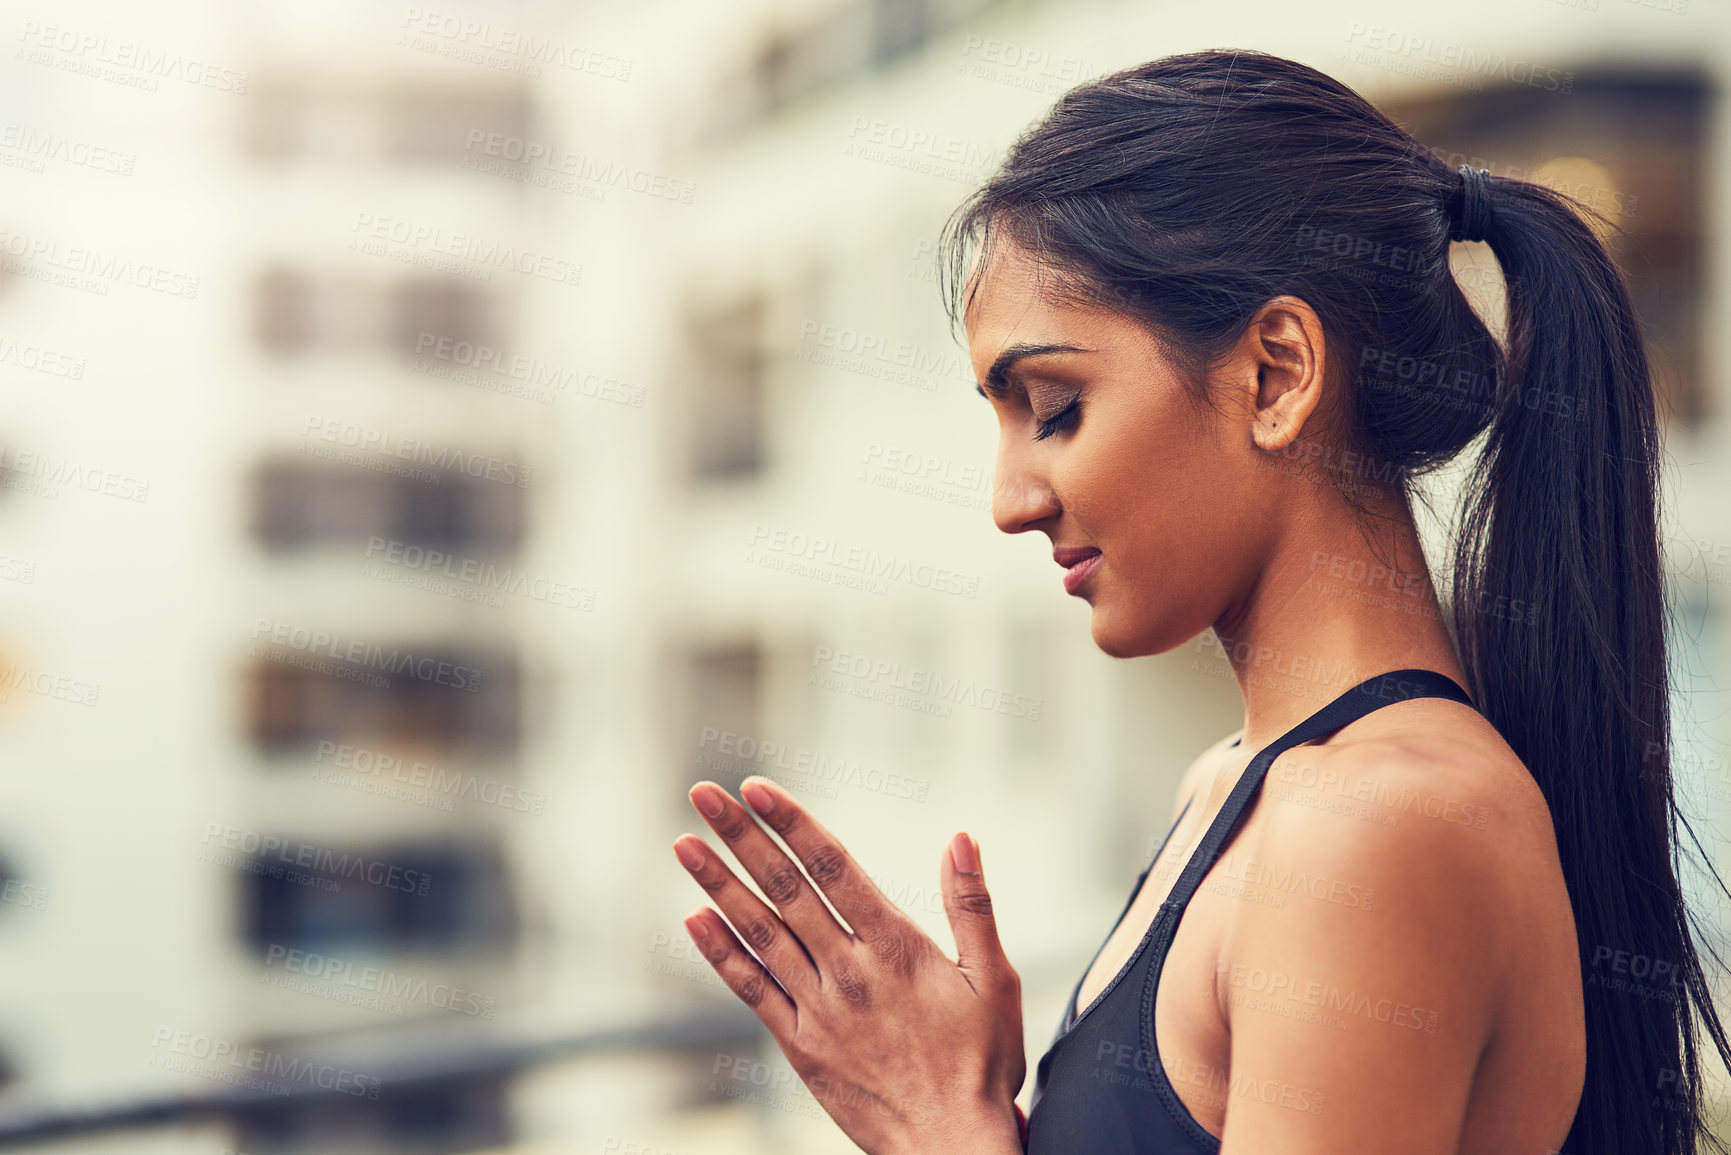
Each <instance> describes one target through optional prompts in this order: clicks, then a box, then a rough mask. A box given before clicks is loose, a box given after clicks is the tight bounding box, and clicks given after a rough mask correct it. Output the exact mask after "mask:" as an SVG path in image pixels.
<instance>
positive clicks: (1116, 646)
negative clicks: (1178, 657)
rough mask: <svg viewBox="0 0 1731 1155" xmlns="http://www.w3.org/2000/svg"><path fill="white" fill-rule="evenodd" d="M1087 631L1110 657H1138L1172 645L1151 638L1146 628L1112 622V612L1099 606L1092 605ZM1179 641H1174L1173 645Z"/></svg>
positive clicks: (1157, 651) (1159, 651)
mask: <svg viewBox="0 0 1731 1155" xmlns="http://www.w3.org/2000/svg"><path fill="white" fill-rule="evenodd" d="M1088 627H1089V633H1090V634H1091V635H1092V636H1093V639H1094V644H1095V645H1096V646H1098V647H1099V648H1100V652H1101V653H1103V654H1105V655H1106V656H1108V657H1112V658H1140V657H1145V656H1146V655H1148V654H1158V653H1161V652H1162V651H1163V650H1169V649H1171V648H1172V646H1161V645H1159V644H1158V643H1157V641H1156V640H1154V639H1153V638H1151V637H1150V636H1149V634H1148V631H1147V629H1146V628H1143V629H1126V628H1124V627H1125V623H1123V622H1114V621H1113V619H1112V614H1111V613H1110V612H1108V611H1106V610H1103V609H1101V608H1100V607H1098V606H1096V607H1094V616H1093V618H1092V619H1090V620H1089V623H1088ZM1177 644H1179V643H1176V642H1174V643H1173V645H1177Z"/></svg>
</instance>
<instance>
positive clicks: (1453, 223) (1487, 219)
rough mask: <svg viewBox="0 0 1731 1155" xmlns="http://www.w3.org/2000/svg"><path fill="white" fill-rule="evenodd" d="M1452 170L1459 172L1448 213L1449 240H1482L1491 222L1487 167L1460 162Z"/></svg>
mask: <svg viewBox="0 0 1731 1155" xmlns="http://www.w3.org/2000/svg"><path fill="white" fill-rule="evenodd" d="M1455 171H1456V172H1458V173H1460V174H1461V194H1460V199H1459V200H1458V201H1455V202H1453V203H1454V204H1455V205H1456V206H1458V207H1457V209H1456V211H1455V212H1453V213H1451V214H1450V216H1449V240H1451V241H1482V240H1484V239H1485V230H1486V229H1487V228H1489V227H1490V223H1491V170H1490V169H1488V168H1474V167H1473V166H1472V165H1470V164H1463V165H1461V166H1460V168H1458V169H1456V170H1455Z"/></svg>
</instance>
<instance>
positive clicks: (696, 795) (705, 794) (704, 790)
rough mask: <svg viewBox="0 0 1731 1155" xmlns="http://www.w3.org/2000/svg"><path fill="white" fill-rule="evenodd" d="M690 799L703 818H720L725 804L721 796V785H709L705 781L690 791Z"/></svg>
mask: <svg viewBox="0 0 1731 1155" xmlns="http://www.w3.org/2000/svg"><path fill="white" fill-rule="evenodd" d="M691 801H692V802H693V803H694V804H695V805H696V807H697V809H698V812H699V813H701V814H702V815H703V816H704V817H705V818H720V817H721V811H722V809H723V807H724V806H725V805H726V804H725V802H724V801H723V800H722V797H721V787H719V786H711V785H709V784H708V783H707V782H706V783H704V784H703V785H702V786H699V787H697V788H696V789H695V790H693V791H692V792H691Z"/></svg>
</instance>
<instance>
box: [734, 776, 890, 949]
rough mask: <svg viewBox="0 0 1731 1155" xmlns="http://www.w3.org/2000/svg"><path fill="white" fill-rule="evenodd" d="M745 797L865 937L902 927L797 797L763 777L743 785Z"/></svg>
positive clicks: (862, 873)
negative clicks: (795, 799) (795, 798)
mask: <svg viewBox="0 0 1731 1155" xmlns="http://www.w3.org/2000/svg"><path fill="white" fill-rule="evenodd" d="M739 793H740V796H741V797H743V798H744V799H745V800H746V801H747V802H749V803H751V808H752V809H753V810H755V811H757V813H758V814H760V815H762V816H763V820H764V821H765V822H767V823H769V825H770V828H771V829H772V830H774V831H775V832H776V833H777V834H779V835H780V836H781V840H782V841H783V842H785V843H787V845H788V848H789V849H791V850H792V851H793V852H794V854H796V855H798V857H799V860H800V862H801V863H803V864H804V866H805V869H806V873H808V874H809V875H811V879H812V881H813V882H815V883H816V884H817V886H818V889H820V890H822V891H823V893H824V897H826V898H828V899H829V900H830V902H831V903H833V904H834V905H835V909H836V911H837V912H838V913H839V914H840V915H841V916H842V917H843V918H845V919H847V921H848V925H850V926H852V927H853V929H854V930H855V932H857V933H858V934H859V935H860V936H861V937H863V938H871V937H873V936H874V934H875V933H876V932H880V931H884V930H888V929H891V928H893V927H897V926H899V924H900V921H901V912H900V911H899V910H897V909H896V907H895V904H894V903H892V902H891V901H890V900H889V899H888V898H886V897H884V893H883V891H881V890H879V889H878V887H877V883H875V882H873V881H872V880H871V879H870V878H869V877H867V876H866V872H865V871H863V870H861V869H860V866H859V863H857V862H855V861H854V860H853V856H852V855H851V854H849V853H848V852H847V851H846V850H844V849H843V848H842V844H841V843H840V842H838V841H836V837H835V835H833V834H831V833H830V832H829V831H828V830H826V829H825V828H824V826H823V824H822V823H821V822H819V821H818V820H817V819H815V818H813V817H812V816H811V815H810V814H808V813H806V810H805V807H803V806H801V805H800V804H799V803H798V802H796V801H794V798H793V795H791V794H789V793H788V792H787V791H786V790H783V789H782V788H781V787H780V786H779V785H778V784H777V783H775V782H773V781H771V780H770V779H768V778H763V777H760V776H758V775H752V776H751V777H749V778H747V779H746V780H745V781H744V782H742V783H740V787H739Z"/></svg>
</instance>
